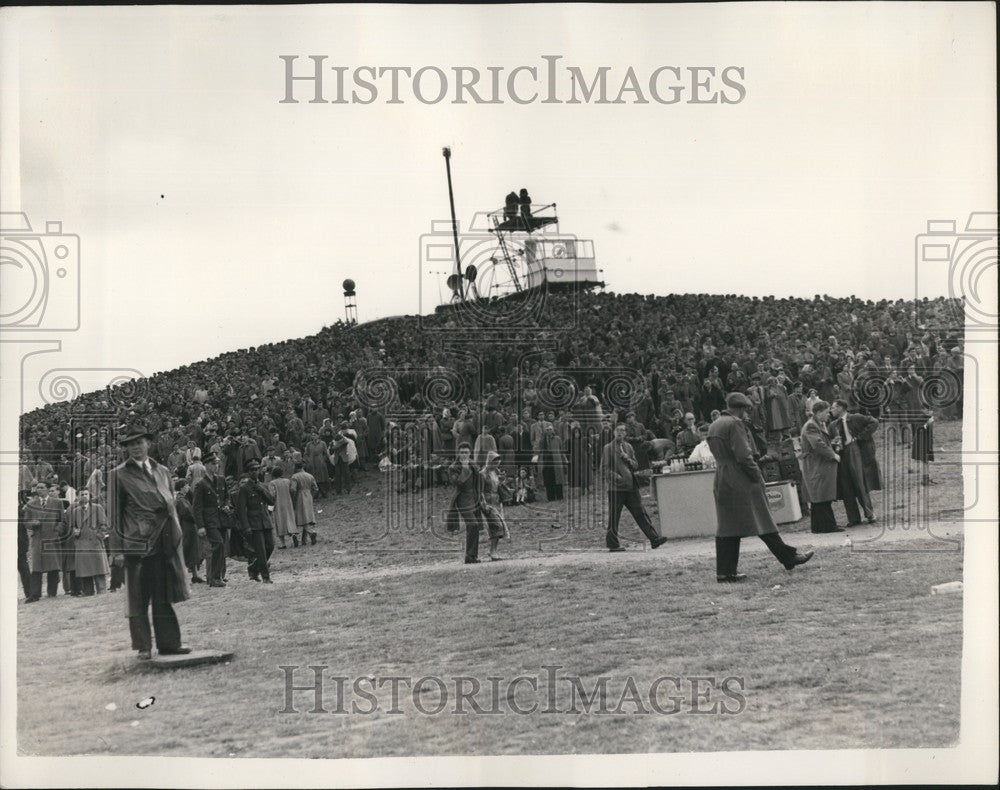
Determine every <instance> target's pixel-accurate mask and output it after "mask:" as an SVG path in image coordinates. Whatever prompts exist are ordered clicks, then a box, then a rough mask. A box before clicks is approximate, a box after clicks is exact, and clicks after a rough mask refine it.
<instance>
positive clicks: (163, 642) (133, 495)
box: [108, 424, 191, 660]
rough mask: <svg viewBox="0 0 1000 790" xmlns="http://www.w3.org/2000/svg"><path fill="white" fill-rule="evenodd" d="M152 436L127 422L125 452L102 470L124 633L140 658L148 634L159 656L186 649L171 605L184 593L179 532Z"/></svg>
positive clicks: (145, 654)
mask: <svg viewBox="0 0 1000 790" xmlns="http://www.w3.org/2000/svg"><path fill="white" fill-rule="evenodd" d="M152 438H153V437H152V435H151V434H150V433H149V432H148V431H147V430H146V427H145V426H143V425H139V424H133V425H130V426H128V427H127V428H126V430H125V436H124V437H123V438H122V440H121V444H123V445H124V446H125V448H126V450H127V451H128V456H129V457H128V459H127V460H126V461H125V462H124V463H121V464H119V465H118V466H116V467H115V468H114V469H113V470H112V471H111V473H110V474H109V475H108V520H109V521H110V523H111V539H110V543H111V552H112V559H111V561H112V563H113V564H114V565H116V566H118V567H121V566H124V568H125V588H126V591H127V593H128V595H127V597H126V604H127V606H128V610H127V611H128V623H129V632H130V633H131V635H132V649H133V650H137V651H138V653H139V658H140V659H141V660H146V659H149V658H150V655H151V652H152V647H153V635H154V634H155V635H156V649H157V650H158V651H159V653H160V655H178V654H183V653H190V652H191V648H189V647H185V646H184V645H182V644H181V627H180V624H179V623H178V622H177V615H176V614H174V608H173V604H175V603H178V602H180V601H185V600H187V599H188V597H190V593H189V591H188V584H187V572H186V568H185V567H184V536H183V534H182V532H181V525H180V522H179V521H178V519H177V510H176V508H175V505H174V497H173V491H172V487H171V484H170V472H169V471H168V470H167V468H166V467H165V466H163V465H162V464H158V463H157V462H156V461H154V460H153V459H152V458H150V457H149V445H150V441H151V440H152ZM150 605H152V610H153V617H152V620H153V628H152V632H151V631H150V623H149V614H148V612H149V609H150Z"/></svg>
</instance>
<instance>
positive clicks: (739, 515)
mask: <svg viewBox="0 0 1000 790" xmlns="http://www.w3.org/2000/svg"><path fill="white" fill-rule="evenodd" d="M708 447H709V449H710V450H711V451H712V455H713V456H714V457H715V463H716V469H715V482H714V493H715V517H716V522H717V524H716V535H717V536H718V537H720V538H746V537H750V536H752V535H767V534H769V533H772V532H777V531H778V528H777V526H775V523H774V518H773V517H772V516H771V511H770V509H769V508H768V506H767V495H766V489H765V486H764V475H762V474H761V471H760V467H758V466H757V462H756V461H754V460H753V437H752V436H751V435H750V429H749V428H748V427H747V425H746V424H745V423H744V422H743V420H741V419H739V418H738V417H734V416H733V415H732V414H730V413H729V412H728V411H723V412H722V415H721V416H720V417H718V418H717V419H716V420H715V422H713V423H712V424H711V426H709V429H708Z"/></svg>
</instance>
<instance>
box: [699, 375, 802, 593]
mask: <svg viewBox="0 0 1000 790" xmlns="http://www.w3.org/2000/svg"><path fill="white" fill-rule="evenodd" d="M752 408H753V402H752V401H751V400H750V399H749V398H748V397H747V396H746V395H744V394H743V393H741V392H731V393H729V395H728V396H727V397H726V410H725V411H724V412H722V414H721V415H720V416H719V418H718V419H717V420H715V422H713V423H712V424H711V426H710V427H709V429H708V446H709V449H710V450H711V451H712V455H713V456H714V457H715V461H716V464H717V470H716V473H715V512H716V517H717V519H718V528H717V532H716V538H715V566H716V567H715V573H716V580H717V581H719V582H720V583H727V582H742V581H746V575H745V574H742V573H737V571H736V568H737V565H738V563H739V560H740V538H745V537H751V536H753V535H757V536H758V537H759V538H760V539H761V540H762V541H764V543H766V544H767V547H768V548H769V549H770V550H771V553H772V554H774V556H775V557H777V558H778V561H779V562H780V563H781V564H782V565H784V566H785V568H787V569H788V570H791V569H792V568H794V567H795V566H796V565H801V564H802V563H804V562H808V561H809V559H810V558H811V557H812V556H813V552H811V551H809V552H806V553H805V554H801V553H799V551H798V550H797V549H795V548H793V547H792V546H789V545H788V544H787V543H785V542H784V541H783V540H782V539H781V535H779V534H778V528H777V526H776V525H775V523H774V519H773V518H772V517H771V511H770V510H769V509H768V507H767V497H766V495H765V487H764V476H763V475H762V474H761V471H760V467H758V466H757V462H756V461H754V459H753V450H752V448H753V438H752V437H751V435H750V430H749V428H748V427H747V425H746V423H745V419H746V417H747V415H748V414H749V412H750V410H751V409H752Z"/></svg>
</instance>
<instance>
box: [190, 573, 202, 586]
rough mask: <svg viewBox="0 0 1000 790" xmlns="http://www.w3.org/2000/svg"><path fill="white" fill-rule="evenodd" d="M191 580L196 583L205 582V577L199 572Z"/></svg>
mask: <svg viewBox="0 0 1000 790" xmlns="http://www.w3.org/2000/svg"><path fill="white" fill-rule="evenodd" d="M191 581H193V582H194V583H195V584H204V583H205V580H204V579H203V578H201V576H199V575H197V574H195V575H194V576H192V577H191Z"/></svg>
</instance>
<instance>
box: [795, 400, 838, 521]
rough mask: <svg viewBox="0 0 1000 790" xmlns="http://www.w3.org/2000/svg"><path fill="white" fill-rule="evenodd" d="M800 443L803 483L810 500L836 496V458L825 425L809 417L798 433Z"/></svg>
mask: <svg viewBox="0 0 1000 790" xmlns="http://www.w3.org/2000/svg"><path fill="white" fill-rule="evenodd" d="M799 442H800V443H801V445H802V485H803V486H804V488H805V494H806V499H807V500H808V501H809V502H832V501H833V500H835V499H836V498H837V466H838V464H837V460H836V453H834V451H833V447H832V446H831V445H830V434H829V433H827V430H826V427H825V426H823V425H820V424H819V423H818V422H816V419H815V418H814V417H810V418H809V419H808V420H807V421H806V424H805V425H803V426H802V433H801V434H800V435H799Z"/></svg>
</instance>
